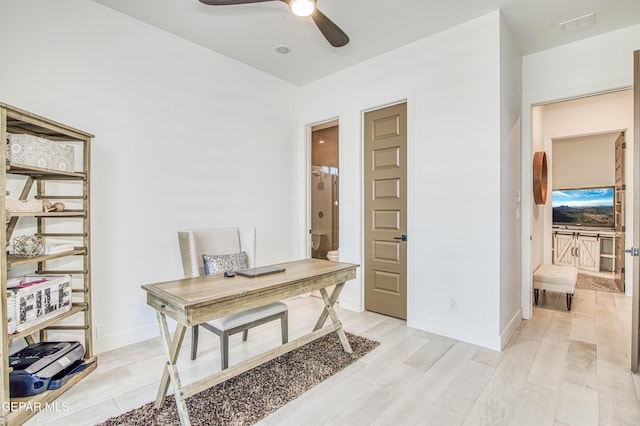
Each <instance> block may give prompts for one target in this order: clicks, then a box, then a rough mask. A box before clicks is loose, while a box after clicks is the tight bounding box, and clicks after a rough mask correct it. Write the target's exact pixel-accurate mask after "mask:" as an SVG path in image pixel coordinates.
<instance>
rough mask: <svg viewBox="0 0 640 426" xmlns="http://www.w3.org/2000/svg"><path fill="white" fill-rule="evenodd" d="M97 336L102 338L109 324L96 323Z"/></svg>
mask: <svg viewBox="0 0 640 426" xmlns="http://www.w3.org/2000/svg"><path fill="white" fill-rule="evenodd" d="M94 328H95V333H94V334H95V338H96V339H100V338H102V337H104V335H105V332H106V328H107V326H106V325H104V324H100V325H96V326H95V327H94Z"/></svg>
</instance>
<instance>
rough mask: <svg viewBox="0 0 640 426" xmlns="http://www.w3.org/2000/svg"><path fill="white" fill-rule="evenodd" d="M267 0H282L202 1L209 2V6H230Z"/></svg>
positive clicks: (202, 1) (201, 1) (202, 0)
mask: <svg viewBox="0 0 640 426" xmlns="http://www.w3.org/2000/svg"><path fill="white" fill-rule="evenodd" d="M267 1H280V0H200V3H204V4H208V5H209V6H228V5H233V4H247V3H264V2H267Z"/></svg>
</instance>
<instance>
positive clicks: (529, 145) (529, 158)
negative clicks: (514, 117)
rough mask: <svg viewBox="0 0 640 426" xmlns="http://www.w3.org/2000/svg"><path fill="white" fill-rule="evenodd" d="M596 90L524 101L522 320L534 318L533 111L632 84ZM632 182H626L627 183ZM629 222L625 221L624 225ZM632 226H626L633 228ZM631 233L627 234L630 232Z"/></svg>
mask: <svg viewBox="0 0 640 426" xmlns="http://www.w3.org/2000/svg"><path fill="white" fill-rule="evenodd" d="M601 86H602V87H596V88H595V89H593V90H592V91H587V92H585V91H582V89H571V90H568V91H567V92H566V93H562V94H559V95H557V96H553V97H547V96H541V97H537V98H529V99H523V101H522V159H521V164H522V176H521V179H522V201H521V202H522V295H521V298H522V300H521V303H522V318H523V319H531V318H532V315H533V296H532V293H533V290H532V288H533V287H532V274H533V271H532V267H533V253H532V243H533V240H532V239H533V140H532V139H533V126H532V121H533V120H532V116H533V108H534V107H536V106H541V105H545V104H551V103H555V102H562V101H569V100H572V99H579V98H584V97H588V96H596V95H603V94H606V93H611V92H616V91H619V90H628V89H630V88H632V87H633V85H631V86H629V85H625V86H615V87H606V86H605V85H601ZM628 183H629V180H628V179H627V184H628ZM626 221H627V219H625V222H626ZM630 228H631V227H627V229H630ZM627 232H628V231H627Z"/></svg>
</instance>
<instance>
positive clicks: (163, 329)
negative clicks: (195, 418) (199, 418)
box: [155, 311, 191, 426]
mask: <svg viewBox="0 0 640 426" xmlns="http://www.w3.org/2000/svg"><path fill="white" fill-rule="evenodd" d="M156 315H157V318H158V324H159V325H160V340H161V341H162V347H163V348H164V353H165V355H166V356H167V363H166V365H165V367H164V371H163V372H162V379H160V387H159V388H158V394H157V396H156V403H155V407H156V409H160V408H162V405H163V404H164V398H165V396H166V395H167V391H168V390H169V379H171V382H172V383H173V396H174V398H175V399H176V407H177V408H178V414H179V415H180V424H181V425H182V426H191V420H189V412H188V411H187V405H186V404H185V402H184V399H182V385H181V384H180V376H179V375H178V368H177V367H176V361H177V360H178V354H179V353H180V347H181V346H182V340H183V339H184V334H185V332H186V330H187V328H186V327H185V326H183V325H180V324H178V325H177V326H176V331H175V333H174V335H173V340H171V335H170V334H169V328H168V327H167V317H166V316H165V315H164V314H163V313H162V312H160V311H157V312H156Z"/></svg>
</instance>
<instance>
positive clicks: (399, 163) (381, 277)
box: [364, 103, 407, 319]
mask: <svg viewBox="0 0 640 426" xmlns="http://www.w3.org/2000/svg"><path fill="white" fill-rule="evenodd" d="M364 129H365V130H364V138H365V143H364V182H365V220H364V223H365V232H364V238H365V265H364V269H365V276H364V279H365V309H367V310H369V311H374V312H379V313H381V314H385V315H390V316H393V317H397V318H403V319H406V318H407V243H406V238H407V237H406V234H407V201H406V199H407V166H406V165H407V131H406V129H407V104H406V103H402V104H398V105H393V106H390V107H387V108H383V109H379V110H376V111H371V112H368V113H366V114H365V116H364Z"/></svg>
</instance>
